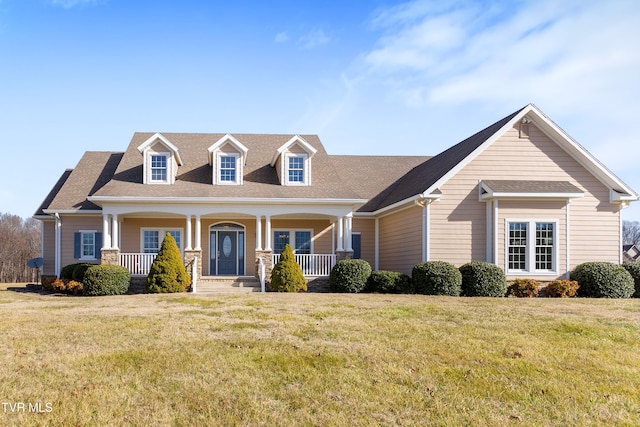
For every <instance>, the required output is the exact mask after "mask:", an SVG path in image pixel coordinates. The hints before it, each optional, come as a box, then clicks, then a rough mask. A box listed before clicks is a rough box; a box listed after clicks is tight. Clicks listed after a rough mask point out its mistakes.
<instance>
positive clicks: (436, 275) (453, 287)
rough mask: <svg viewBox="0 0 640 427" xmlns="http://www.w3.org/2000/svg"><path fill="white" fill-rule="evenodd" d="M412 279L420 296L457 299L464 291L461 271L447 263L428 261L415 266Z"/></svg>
mask: <svg viewBox="0 0 640 427" xmlns="http://www.w3.org/2000/svg"><path fill="white" fill-rule="evenodd" d="M411 279H412V280H413V285H414V286H415V289H416V293H418V294H425V295H450V296H455V297H457V296H460V292H461V289H462V288H461V286H462V274H461V273H460V270H458V269H457V268H456V266H455V265H453V264H451V263H448V262H445V261H427V262H423V263H421V264H417V265H415V266H414V267H413V270H412V272H411Z"/></svg>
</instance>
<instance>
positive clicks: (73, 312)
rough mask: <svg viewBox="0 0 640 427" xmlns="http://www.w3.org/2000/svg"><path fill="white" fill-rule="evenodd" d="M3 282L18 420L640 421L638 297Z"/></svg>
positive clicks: (4, 417)
mask: <svg viewBox="0 0 640 427" xmlns="http://www.w3.org/2000/svg"><path fill="white" fill-rule="evenodd" d="M0 289H1V290H0V301H2V304H0V316H1V317H0V318H2V319H3V321H2V322H0V333H1V336H2V340H0V400H1V401H2V402H25V403H29V402H31V403H33V402H42V405H43V407H44V404H45V403H50V404H51V409H52V411H51V412H50V413H29V412H22V413H11V412H10V411H4V410H3V409H2V407H0V425H43V424H44V425H60V426H62V425H64V426H66V425H114V424H117V425H252V426H253V425H264V426H272V425H273V426H280V425H281V426H291V425H294V426H295V425H304V426H306V425H318V426H325V425H332V426H369V425H474V426H483V425H491V426H493V425H506V424H509V425H527V426H530V425H540V426H547V425H639V424H640V301H638V300H593V299H571V300H559V299H487V298H449V297H426V296H417V295H416V296H406V295H322V294H295V295H291V294H264V295H262V294H257V295H246V296H237V295H188V294H175V295H130V296H118V297H94V298H82V297H52V296H42V295H37V294H23V293H17V292H12V291H7V290H6V285H5V286H4V287H0Z"/></svg>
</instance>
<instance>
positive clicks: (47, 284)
mask: <svg viewBox="0 0 640 427" xmlns="http://www.w3.org/2000/svg"><path fill="white" fill-rule="evenodd" d="M57 279H58V278H57V277H56V276H42V277H40V284H41V285H42V289H44V290H45V291H51V289H52V288H51V285H52V283H53V282H55V281H56V280H57Z"/></svg>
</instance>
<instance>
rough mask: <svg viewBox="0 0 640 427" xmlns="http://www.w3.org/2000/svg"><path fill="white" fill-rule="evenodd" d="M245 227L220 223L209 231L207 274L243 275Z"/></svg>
mask: <svg viewBox="0 0 640 427" xmlns="http://www.w3.org/2000/svg"><path fill="white" fill-rule="evenodd" d="M244 251H245V229H244V227H243V226H242V225H239V224H233V223H221V224H216V225H214V226H212V227H211V230H210V232H209V254H210V260H209V274H210V275H212V276H242V275H244V272H245V268H244Z"/></svg>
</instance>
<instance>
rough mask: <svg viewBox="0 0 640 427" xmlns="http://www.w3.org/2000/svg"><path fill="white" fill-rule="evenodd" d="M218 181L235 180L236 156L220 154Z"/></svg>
mask: <svg viewBox="0 0 640 427" xmlns="http://www.w3.org/2000/svg"><path fill="white" fill-rule="evenodd" d="M220 181H223V182H235V181H236V158H235V157H233V156H220Z"/></svg>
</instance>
